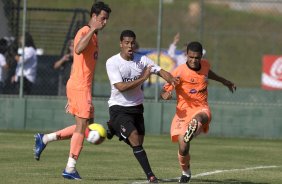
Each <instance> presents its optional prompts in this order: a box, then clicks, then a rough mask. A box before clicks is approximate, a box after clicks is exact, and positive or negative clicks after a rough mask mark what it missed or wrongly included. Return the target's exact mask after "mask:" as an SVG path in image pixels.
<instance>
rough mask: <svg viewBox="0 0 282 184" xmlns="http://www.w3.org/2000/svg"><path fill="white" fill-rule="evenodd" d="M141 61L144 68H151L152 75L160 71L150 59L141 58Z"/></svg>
mask: <svg viewBox="0 0 282 184" xmlns="http://www.w3.org/2000/svg"><path fill="white" fill-rule="evenodd" d="M141 60H143V61H144V63H145V65H146V66H152V68H151V72H152V73H154V74H157V73H158V72H159V71H160V70H161V67H160V66H159V65H157V64H155V62H154V61H153V60H151V59H150V58H148V57H147V56H143V57H142V58H141Z"/></svg>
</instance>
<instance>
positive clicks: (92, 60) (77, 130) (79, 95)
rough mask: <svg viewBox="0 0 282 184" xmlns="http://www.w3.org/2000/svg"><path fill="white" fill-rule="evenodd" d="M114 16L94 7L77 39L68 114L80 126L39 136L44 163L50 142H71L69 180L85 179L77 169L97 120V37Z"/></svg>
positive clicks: (66, 175)
mask: <svg viewBox="0 0 282 184" xmlns="http://www.w3.org/2000/svg"><path fill="white" fill-rule="evenodd" d="M110 13H111V9H110V8H109V6H108V5H107V4H104V3H103V2H96V3H94V4H93V6H92V8H91V12H90V20H89V22H88V25H86V26H84V27H82V28H81V29H80V30H79V31H78V32H77V34H76V36H75V38H74V54H73V57H74V58H73V65H72V71H71V74H70V78H69V80H68V82H67V87H66V88H67V90H66V91H67V98H68V103H67V106H66V110H67V112H68V113H70V114H72V115H74V117H75V121H76V124H75V125H73V126H69V127H66V128H65V129H63V130H59V131H57V132H53V133H50V134H45V135H44V134H39V133H38V134H36V135H35V149H34V156H35V159H36V160H39V159H40V155H41V153H42V151H43V150H44V148H45V147H46V145H47V143H48V142H51V141H55V140H62V139H69V138H71V143H70V153H69V158H68V162H67V166H66V168H65V170H64V171H63V173H62V176H63V177H64V178H67V179H76V180H79V179H81V177H80V176H79V174H78V172H77V171H76V167H75V165H76V162H77V160H78V157H79V154H80V152H81V150H82V147H83V141H84V137H85V136H84V132H85V131H86V129H87V126H88V124H89V123H90V122H93V118H94V115H93V112H94V106H93V105H92V97H91V90H92V80H93V76H94V70H95V65H96V62H97V57H98V41H97V33H98V31H99V30H101V29H103V28H104V27H105V26H106V24H107V21H108V19H109V15H110Z"/></svg>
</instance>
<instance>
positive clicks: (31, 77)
mask: <svg viewBox="0 0 282 184" xmlns="http://www.w3.org/2000/svg"><path fill="white" fill-rule="evenodd" d="M22 45H24V58H23V57H22V56H20V55H16V56H15V59H16V61H17V68H16V73H15V76H14V77H13V78H12V82H15V83H16V92H17V93H19V90H20V77H21V75H22V70H23V81H24V85H23V94H24V95H28V94H30V93H31V89H32V85H33V84H34V82H35V79H36V70H37V55H36V46H35V44H34V42H33V38H32V36H31V34H30V33H28V32H26V33H25V43H23V37H22V36H21V37H20V40H19V46H20V47H22ZM18 54H22V53H18Z"/></svg>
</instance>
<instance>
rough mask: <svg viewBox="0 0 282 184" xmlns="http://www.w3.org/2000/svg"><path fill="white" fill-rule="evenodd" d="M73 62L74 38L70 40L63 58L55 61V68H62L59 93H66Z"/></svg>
mask: <svg viewBox="0 0 282 184" xmlns="http://www.w3.org/2000/svg"><path fill="white" fill-rule="evenodd" d="M72 63H73V40H69V42H68V51H67V53H66V54H64V55H63V57H62V58H61V59H59V60H58V61H56V62H55V64H54V69H60V74H59V89H58V90H59V92H58V95H66V85H67V82H68V79H69V77H70V72H71V67H72Z"/></svg>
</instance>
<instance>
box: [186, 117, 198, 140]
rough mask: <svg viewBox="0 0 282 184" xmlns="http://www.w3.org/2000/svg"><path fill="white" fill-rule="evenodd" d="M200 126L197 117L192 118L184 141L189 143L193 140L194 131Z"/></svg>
mask: <svg viewBox="0 0 282 184" xmlns="http://www.w3.org/2000/svg"><path fill="white" fill-rule="evenodd" d="M197 127H198V121H197V120H196V119H192V121H191V122H190V123H189V126H188V130H187V131H186V132H185V134H184V142H185V143H188V142H190V141H191V140H192V138H193V136H194V133H195V132H196V130H197Z"/></svg>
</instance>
